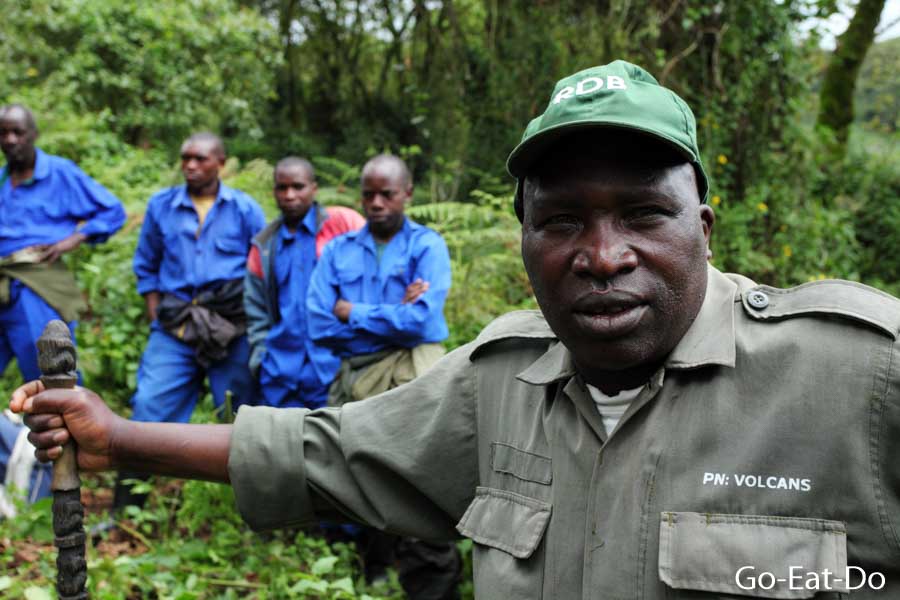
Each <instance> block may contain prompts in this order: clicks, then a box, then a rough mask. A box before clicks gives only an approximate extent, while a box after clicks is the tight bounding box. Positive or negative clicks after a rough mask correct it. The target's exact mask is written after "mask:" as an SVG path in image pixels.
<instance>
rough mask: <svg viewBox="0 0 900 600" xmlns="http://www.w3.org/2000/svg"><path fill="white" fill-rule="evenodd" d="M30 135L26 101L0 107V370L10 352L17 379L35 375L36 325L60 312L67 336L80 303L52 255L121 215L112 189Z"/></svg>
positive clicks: (90, 237)
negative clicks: (0, 163)
mask: <svg viewBox="0 0 900 600" xmlns="http://www.w3.org/2000/svg"><path fill="white" fill-rule="evenodd" d="M37 136H38V130H37V124H36V123H35V120H34V116H33V115H32V114H31V112H30V111H29V110H28V109H27V108H25V107H24V106H21V105H18V104H12V105H9V106H4V107H2V108H0V148H2V150H3V154H4V155H5V156H6V166H5V167H4V168H3V169H2V170H0V372H2V371H3V369H5V368H6V365H7V364H9V361H10V360H12V358H13V357H14V356H15V358H16V360H17V362H18V364H19V370H20V371H21V372H22V376H23V377H24V378H25V380H31V379H37V378H38V377H39V376H40V370H39V369H38V365H37V349H36V347H35V341H36V340H37V338H38V337H40V335H41V332H42V331H43V330H44V326H45V325H46V324H47V323H48V322H49V321H51V320H53V319H61V320H63V321H66V322H67V323H68V324H69V328H70V329H71V331H72V333H73V337H74V332H75V319H77V316H78V312H79V310H80V309H81V308H83V307H84V305H83V301H82V299H81V292H80V291H79V289H78V286H77V284H76V283H75V279H74V278H73V277H72V275H71V274H70V273H69V271H68V270H67V269H66V268H65V266H64V265H63V264H62V262H61V261H59V258H60V257H61V256H62V255H63V254H65V253H66V252H70V251H72V250H74V249H75V248H77V247H78V246H80V245H81V243H82V242H85V241H86V242H89V243H92V244H94V243H98V242H103V241H105V240H106V239H107V238H108V237H109V236H110V235H112V234H113V233H115V232H116V231H118V229H119V228H120V227H122V224H123V223H124V222H125V210H124V209H123V208H122V203H121V202H119V200H118V199H117V198H116V197H115V196H113V195H112V194H111V193H110V192H109V191H108V190H107V189H106V188H104V187H103V186H102V185H100V184H99V183H97V182H96V181H94V180H93V179H91V178H90V177H88V176H87V175H86V174H85V173H84V172H83V171H82V170H81V169H79V168H78V167H77V166H76V165H75V163H73V162H72V161H69V160H66V159H65V158H61V157H58V156H53V155H50V154H47V153H45V152H43V151H41V150H40V149H39V148H36V147H35V145H34V144H35V140H36V139H37Z"/></svg>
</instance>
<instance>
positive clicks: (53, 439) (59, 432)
mask: <svg viewBox="0 0 900 600" xmlns="http://www.w3.org/2000/svg"><path fill="white" fill-rule="evenodd" d="M69 438H70V435H69V432H68V430H66V429H51V430H50V431H32V432H29V434H28V441H29V442H31V445H32V446H34V447H35V448H37V449H38V450H49V449H50V448H53V447H54V446H62V445H63V444H65V443H66V442H68V441H69Z"/></svg>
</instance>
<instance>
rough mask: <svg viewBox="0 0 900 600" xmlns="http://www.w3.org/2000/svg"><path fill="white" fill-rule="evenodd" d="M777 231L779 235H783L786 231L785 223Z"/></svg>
mask: <svg viewBox="0 0 900 600" xmlns="http://www.w3.org/2000/svg"><path fill="white" fill-rule="evenodd" d="M778 231H780V232H781V233H784V232H785V231H787V223H785V224H783V225H782V226H781V227H779V228H778Z"/></svg>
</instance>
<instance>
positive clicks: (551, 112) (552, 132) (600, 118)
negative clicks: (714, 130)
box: [506, 60, 709, 202]
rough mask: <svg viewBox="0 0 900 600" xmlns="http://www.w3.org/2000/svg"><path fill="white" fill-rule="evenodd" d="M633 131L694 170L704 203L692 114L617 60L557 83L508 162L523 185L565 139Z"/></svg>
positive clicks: (704, 186) (656, 84) (635, 68)
mask: <svg viewBox="0 0 900 600" xmlns="http://www.w3.org/2000/svg"><path fill="white" fill-rule="evenodd" d="M603 127H609V128H617V129H631V130H633V131H636V132H640V133H643V134H646V135H648V136H650V137H651V138H655V139H656V140H659V141H660V142H662V143H664V144H667V145H668V146H669V147H671V148H672V149H674V150H675V151H676V152H678V153H679V154H681V155H682V156H684V158H685V161H687V162H689V163H691V164H693V165H694V166H695V168H696V171H697V174H698V185H699V188H700V189H699V192H700V197H701V199H702V200H703V201H704V202H705V201H706V197H707V195H708V192H709V181H708V179H707V177H706V172H705V171H704V170H703V165H702V164H701V162H700V150H699V149H698V147H697V124H696V121H695V120H694V113H693V112H691V109H690V108H689V107H688V105H687V103H686V102H685V101H684V100H682V99H681V98H680V97H678V95H677V94H676V93H675V92H673V91H672V90H670V89H668V88H665V87H663V86H661V85H659V82H658V81H657V80H656V78H654V77H653V75H651V74H650V73H648V72H647V71H645V70H644V69H642V68H641V67H639V66H637V65H634V64H631V63H629V62H626V61H624V60H617V61H614V62H611V63H609V64H608V65H602V66H599V67H592V68H590V69H585V70H584V71H580V72H578V73H575V74H573V75H570V76H569V77H565V78H563V79H561V80H559V81H558V82H557V83H556V86H555V87H554V88H553V93H552V94H551V95H550V99H549V101H548V103H547V107H546V108H545V109H544V112H543V114H541V115H539V116H537V117H536V118H534V119H532V121H531V122H530V123H529V124H528V127H527V128H526V129H525V133H524V134H523V135H522V141H521V142H519V145H518V146H516V147H515V149H514V150H513V151H512V153H511V154H510V155H509V159H508V160H507V162H506V168H507V170H508V171H509V173H510V174H511V175H512V176H513V177H515V178H516V179H523V178H524V177H526V176H527V175H528V173H529V171H530V170H531V169H532V167H533V165H534V164H536V163H537V162H538V161H540V160H541V157H542V155H543V153H544V151H545V150H546V149H547V148H549V147H550V145H552V143H553V142H555V141H556V140H558V139H560V138H562V137H563V136H565V135H568V134H570V133H573V132H575V131H580V130H584V129H590V128H603Z"/></svg>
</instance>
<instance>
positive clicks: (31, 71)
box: [25, 67, 38, 77]
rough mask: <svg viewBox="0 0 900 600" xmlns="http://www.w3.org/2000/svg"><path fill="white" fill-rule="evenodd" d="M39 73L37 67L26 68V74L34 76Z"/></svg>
mask: <svg viewBox="0 0 900 600" xmlns="http://www.w3.org/2000/svg"><path fill="white" fill-rule="evenodd" d="M37 74H38V70H37V69H35V68H34V67H28V68H27V69H26V70H25V75H26V76H27V77H34V76H36V75H37Z"/></svg>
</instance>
